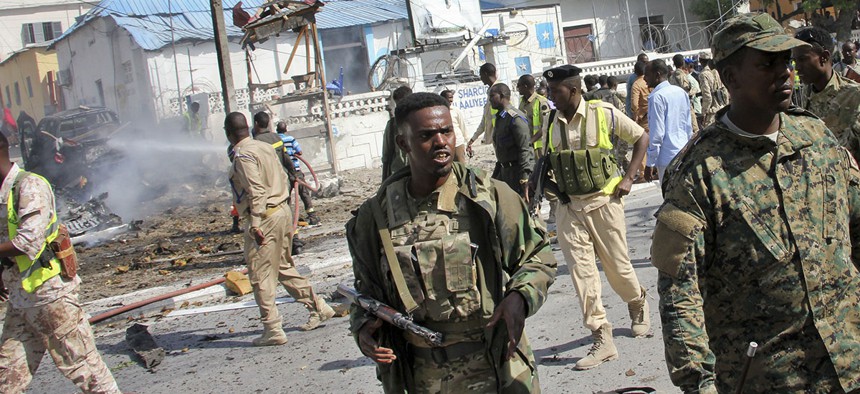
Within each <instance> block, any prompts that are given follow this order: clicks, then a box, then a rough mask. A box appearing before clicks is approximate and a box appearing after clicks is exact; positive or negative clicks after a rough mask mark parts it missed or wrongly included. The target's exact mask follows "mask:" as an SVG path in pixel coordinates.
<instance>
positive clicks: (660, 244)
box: [651, 203, 704, 278]
mask: <svg viewBox="0 0 860 394" xmlns="http://www.w3.org/2000/svg"><path fill="white" fill-rule="evenodd" d="M703 228H704V222H703V221H701V220H700V219H698V218H697V217H695V216H693V215H691V214H689V213H687V212H685V211H682V210H681V209H679V208H678V207H676V206H674V205H672V204H670V203H669V204H666V205H664V206H663V207H662V208H660V211H659V212H658V213H657V226H656V227H655V228H654V239H653V241H652V243H651V264H652V265H653V266H654V267H655V268H657V269H658V270H659V271H660V272H662V273H663V274H665V275H668V276H670V277H672V278H677V277H678V276H679V275H680V273H681V267H682V266H683V264H684V262H685V261H687V260H688V257H687V256H688V255H689V254H690V253H691V252H692V248H693V245H694V243H695V241H696V235H698V233H699V232H700V231H702V229H703Z"/></svg>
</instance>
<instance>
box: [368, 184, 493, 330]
mask: <svg viewBox="0 0 860 394" xmlns="http://www.w3.org/2000/svg"><path fill="white" fill-rule="evenodd" d="M444 195H445V193H440V196H439V198H445V196H444ZM451 197H452V198H453V196H451ZM389 201H392V200H391V199H389ZM401 201H402V200H401ZM402 205H403V206H397V207H389V211H390V212H389V213H392V214H389V215H388V217H389V218H398V217H401V215H398V214H396V213H394V211H398V210H406V209H407V208H406V207H405V205H406V204H402ZM375 209H379V210H380V212H378V215H374V216H377V217H380V216H382V212H381V207H379V205H378V204H375ZM455 211H456V212H445V211H442V210H439V209H433V210H431V211H430V212H419V213H418V215H416V216H414V218H412V220H409V221H406V222H405V223H398V222H399V221H395V222H394V223H392V225H391V226H392V227H391V228H390V229H387V228H386V229H384V230H380V235H381V238H382V243H383V247H384V249H387V250H386V256H384V257H383V259H384V260H385V261H383V262H381V263H382V264H381V266H382V267H383V271H388V272H387V274H390V275H391V278H392V280H393V281H394V283H395V286H397V287H398V293H399V294H400V296H401V301H403V304H404V306H405V307H406V309H407V312H410V313H412V314H413V316H414V318H415V320H416V321H451V320H453V321H462V320H468V319H469V318H470V317H472V316H473V315H474V313H475V312H477V311H479V310H480V307H481V303H480V293H479V292H478V287H477V269H476V263H477V245H475V244H473V243H472V241H471V239H470V236H469V220H468V217H467V216H466V213H465V210H464V209H462V207H458V208H455ZM410 216H411V215H410ZM377 224H379V223H377ZM383 231H385V232H388V237H384V236H382V235H383V234H382V232H383ZM386 244H388V245H386ZM389 250H390V251H389ZM398 276H400V278H398ZM398 282H401V284H398ZM401 286H402V287H403V288H402V289H401ZM408 298H411V301H410V300H408ZM410 305H412V307H411V308H410ZM410 309H411V310H410Z"/></svg>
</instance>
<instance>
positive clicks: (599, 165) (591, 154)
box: [547, 100, 618, 195]
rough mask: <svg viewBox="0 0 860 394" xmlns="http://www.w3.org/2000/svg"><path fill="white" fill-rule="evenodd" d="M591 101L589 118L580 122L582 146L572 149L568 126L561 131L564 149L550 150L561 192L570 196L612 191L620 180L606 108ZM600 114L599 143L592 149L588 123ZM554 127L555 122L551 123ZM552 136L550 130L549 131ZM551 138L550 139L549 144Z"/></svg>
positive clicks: (580, 142) (552, 165)
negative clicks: (589, 140) (589, 145)
mask: <svg viewBox="0 0 860 394" xmlns="http://www.w3.org/2000/svg"><path fill="white" fill-rule="evenodd" d="M595 101H599V100H594V101H589V102H588V105H589V108H588V109H587V111H586V119H585V120H583V121H582V122H581V124H580V138H579V144H580V149H576V150H572V149H570V140H569V139H568V134H567V130H566V128H562V130H561V136H560V137H561V150H559V151H553V152H551V153H549V154H548V155H549V161H550V166H551V167H552V169H553V173H554V174H555V178H556V182H557V183H558V188H559V191H561V192H562V193H566V194H570V195H582V194H590V193H594V192H598V191H601V190H602V191H604V192H607V194H608V193H611V192H612V190H607V189H614V187H615V185H616V184H617V183H618V182H617V180H618V163H617V162H616V160H615V155H613V154H612V147H613V146H612V141H611V139H610V134H609V130H610V128H609V125H608V124H607V123H606V114H605V113H604V111H603V109H602V108H601V107H600V105H598V104H597V103H595ZM594 117H596V120H597V130H598V131H597V134H598V135H597V138H598V144H597V147H595V148H588V141H587V135H586V123H587V122H588V120H589V118H592V119H593V118H594ZM550 127H552V125H550ZM614 128H615V115H614V114H613V115H612V129H614ZM547 136H549V133H547ZM550 143H551V141H547V146H549V144H550Z"/></svg>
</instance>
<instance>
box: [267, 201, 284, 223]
mask: <svg viewBox="0 0 860 394" xmlns="http://www.w3.org/2000/svg"><path fill="white" fill-rule="evenodd" d="M286 204H287V202H286V201H284V202H282V203H280V204H278V205H276V206H274V207H271V208H269V209H266V212H264V213H263V219H266V218H270V217H272V215H274V214H275V213H277V212H278V211H280V210H281V208H283V207H284V205H286Z"/></svg>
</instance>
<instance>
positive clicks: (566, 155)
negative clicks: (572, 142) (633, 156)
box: [549, 148, 618, 196]
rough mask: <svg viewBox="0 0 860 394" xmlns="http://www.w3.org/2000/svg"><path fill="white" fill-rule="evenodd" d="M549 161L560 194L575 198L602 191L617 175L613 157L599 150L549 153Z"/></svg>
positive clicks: (608, 152)
mask: <svg viewBox="0 0 860 394" xmlns="http://www.w3.org/2000/svg"><path fill="white" fill-rule="evenodd" d="M549 161H550V166H551V167H552V169H553V173H554V174H555V178H556V183H557V184H558V189H559V191H560V192H561V193H563V194H569V195H574V196H575V195H583V194H591V193H595V192H598V191H601V190H603V189H604V187H606V185H607V184H608V183H609V182H610V180H612V178H614V177H615V176H616V175H617V174H618V163H617V162H616V160H615V156H614V155H613V154H612V152H611V151H608V150H604V149H601V148H591V149H580V150H562V151H558V152H552V153H549Z"/></svg>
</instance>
